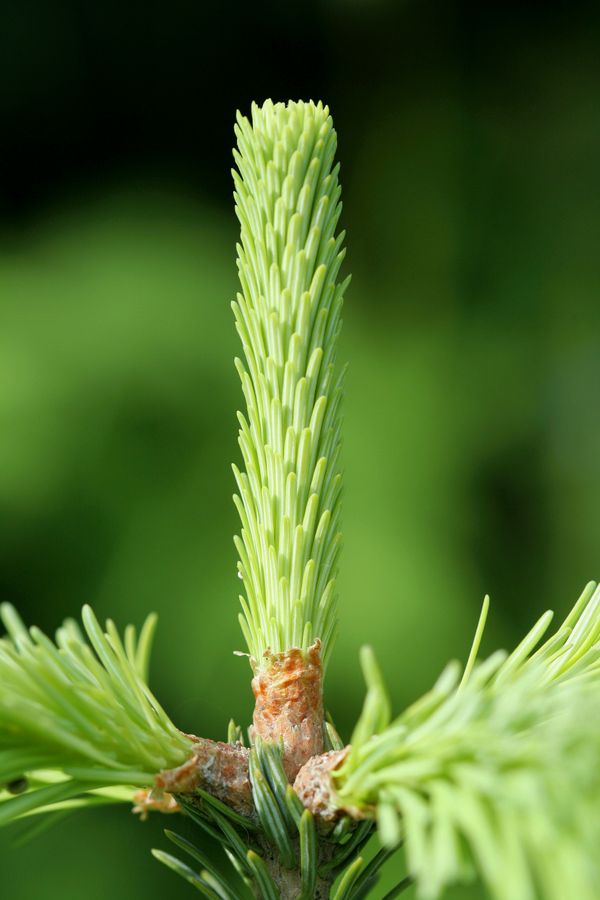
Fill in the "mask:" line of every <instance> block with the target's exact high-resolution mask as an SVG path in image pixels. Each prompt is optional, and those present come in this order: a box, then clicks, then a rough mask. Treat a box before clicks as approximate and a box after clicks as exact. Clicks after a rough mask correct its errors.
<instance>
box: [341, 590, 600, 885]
mask: <svg viewBox="0 0 600 900" xmlns="http://www.w3.org/2000/svg"><path fill="white" fill-rule="evenodd" d="M551 618H552V615H551V613H546V614H545V615H544V616H542V618H541V619H540V620H539V622H538V623H537V624H536V626H534V628H533V629H532V631H531V632H530V633H529V634H528V635H527V636H526V637H525V638H524V640H523V641H522V642H521V644H520V645H519V646H518V647H517V648H516V649H515V650H514V651H513V653H511V654H510V655H509V656H507V655H506V654H505V653H502V652H498V653H495V654H494V655H492V656H491V657H490V658H489V659H487V660H486V661H485V662H480V663H476V664H475V665H474V666H473V667H472V669H471V668H470V666H469V667H468V668H467V670H466V671H465V675H466V677H465V678H463V680H462V681H461V679H460V669H459V667H458V665H456V664H451V665H450V666H449V667H448V668H447V669H446V670H445V671H444V673H443V674H442V675H441V677H440V679H439V680H438V682H437V684H436V685H435V686H434V688H433V689H432V691H431V692H430V693H429V694H427V695H425V696H424V697H423V698H421V700H419V701H418V702H417V703H415V704H414V705H413V706H412V707H410V708H409V709H408V710H407V711H406V712H405V713H403V714H402V715H401V716H400V717H399V718H397V719H396V720H395V721H393V722H391V723H390V722H389V707H388V704H387V699H386V697H385V696H384V694H383V692H382V685H381V679H380V676H379V674H378V672H377V671H376V669H375V668H374V667H373V665H372V664H371V660H370V657H369V655H367V657H366V661H367V663H368V664H367V665H366V666H365V673H366V676H367V683H368V688H369V690H368V693H367V698H366V700H365V706H364V709H363V713H362V715H361V718H360V720H359V722H358V724H357V727H356V729H355V732H354V735H353V738H352V745H351V748H350V750H349V751H348V753H347V755H346V757H345V760H344V761H343V762H342V764H341V766H340V767H339V769H337V770H336V771H335V772H334V773H333V782H334V784H335V789H336V801H337V803H338V805H340V806H342V807H344V808H346V809H350V810H351V811H353V813H354V814H355V815H367V816H374V817H376V819H377V822H378V826H379V832H380V836H381V838H382V840H383V841H384V843H386V844H388V845H390V846H392V845H394V844H395V843H397V841H398V840H399V839H400V838H401V837H405V840H406V852H407V860H408V868H409V873H410V874H411V876H413V877H414V879H415V881H416V882H417V886H418V892H419V895H420V896H421V897H424V898H436V897H439V896H441V894H442V891H443V889H444V888H445V887H446V886H447V885H449V884H451V883H452V882H455V881H460V880H465V879H468V878H470V877H471V876H472V874H473V873H474V872H477V873H479V875H480V876H481V877H482V878H483V880H484V881H485V883H486V885H487V887H488V889H489V892H490V895H491V896H492V897H494V898H497V900H534V898H536V897H538V896H539V897H543V898H545V900H559V898H560V900H564V898H565V897H577V898H578V900H594V898H597V897H598V890H599V886H600V862H599V857H598V850H597V848H598V845H599V840H600V816H599V815H598V809H599V808H600V768H599V767H598V759H599V758H600V717H599V716H598V701H599V698H600V589H597V588H596V586H595V584H593V583H591V584H590V585H588V586H587V587H586V589H585V591H584V592H583V594H582V596H581V598H580V599H579V601H578V602H577V604H576V605H575V607H574V609H573V610H572V612H571V613H570V615H569V616H568V618H567V620H566V621H565V622H564V623H563V625H562V626H561V627H560V628H559V629H558V631H557V632H556V633H555V634H554V635H552V637H550V638H549V639H548V640H547V641H546V642H545V643H544V644H543V645H542V646H541V647H540V648H539V649H537V650H535V647H536V645H537V644H538V642H539V641H540V640H541V638H542V636H543V635H544V633H545V631H546V630H547V628H548V626H549V624H550V620H551ZM480 632H481V630H480V629H478V635H477V637H476V644H477V646H478V642H479V640H480V638H481V633H480ZM475 653H476V651H475Z"/></svg>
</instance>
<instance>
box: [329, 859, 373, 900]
mask: <svg viewBox="0 0 600 900" xmlns="http://www.w3.org/2000/svg"><path fill="white" fill-rule="evenodd" d="M364 865H365V861H364V859H363V858H362V856H359V857H358V858H357V859H355V860H354V861H353V862H351V863H350V865H349V866H348V867H347V868H346V869H345V870H344V872H343V873H342V876H341V878H340V881H339V884H338V886H337V887H336V889H335V890H334V891H333V893H332V895H331V900H350V898H351V897H352V891H353V888H354V884H355V882H356V879H357V878H358V876H359V875H360V873H361V871H362V870H363V868H364Z"/></svg>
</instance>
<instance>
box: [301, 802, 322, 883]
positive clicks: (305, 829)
mask: <svg viewBox="0 0 600 900" xmlns="http://www.w3.org/2000/svg"><path fill="white" fill-rule="evenodd" d="M299 830H300V875H301V878H302V894H301V895H300V900H312V898H313V895H314V892H315V885H316V883H317V869H318V865H319V849H318V842H317V829H316V827H315V820H314V818H313V815H312V813H311V812H310V810H308V809H305V810H304V812H303V813H302V818H301V819H300V829H299Z"/></svg>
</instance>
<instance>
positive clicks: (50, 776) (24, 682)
mask: <svg viewBox="0 0 600 900" xmlns="http://www.w3.org/2000/svg"><path fill="white" fill-rule="evenodd" d="M0 616H1V618H2V621H3V623H4V625H5V627H6V629H7V632H8V634H7V636H6V637H4V638H2V639H1V640H0V784H2V783H4V784H6V785H8V786H10V785H11V784H12V783H14V780H15V779H19V778H20V777H21V776H23V775H24V774H27V776H28V779H29V782H28V784H29V787H30V790H29V791H28V793H26V794H23V795H21V796H19V797H12V796H11V794H10V791H8V792H5V793H4V794H0V797H1V798H2V799H1V800H0V824H1V823H3V822H5V821H9V820H11V819H12V818H15V817H17V816H20V815H23V814H24V813H25V812H30V811H31V810H33V809H35V808H37V807H38V806H43V807H46V806H48V805H49V804H54V803H56V802H61V801H65V800H67V799H69V800H70V799H71V798H75V797H77V796H78V795H80V794H84V793H85V796H86V798H87V799H91V798H92V797H94V793H93V789H94V788H95V787H100V786H102V785H104V786H111V785H112V786H115V785H127V786H129V787H135V786H147V785H149V784H152V782H153V779H154V775H155V774H156V773H157V772H159V771H160V770H161V769H165V768H171V767H173V766H175V765H179V764H181V763H182V762H184V761H185V760H186V759H187V758H188V757H189V756H190V754H191V750H192V746H193V745H192V741H191V740H190V739H189V738H188V737H186V736H185V735H184V734H182V733H181V732H180V731H179V730H178V729H177V728H176V727H175V726H174V725H173V723H172V722H171V720H170V719H169V718H168V716H167V715H166V713H165V712H164V710H163V709H162V707H161V706H160V704H159V703H158V701H157V700H156V698H155V697H154V695H153V694H152V693H151V691H150V689H149V688H148V685H147V684H146V680H145V679H146V674H147V670H148V662H149V654H150V646H151V640H152V634H153V631H154V627H155V618H154V617H149V619H148V620H147V621H146V624H145V625H144V627H143V628H142V630H141V632H140V636H139V639H138V638H137V636H136V633H135V630H134V629H133V627H132V626H128V627H127V629H126V630H125V636H124V641H121V638H120V637H119V634H118V632H117V630H116V628H115V625H114V623H113V622H111V621H109V622H107V624H106V631H105V632H103V631H102V629H101V628H100V626H99V624H98V622H97V620H96V618H95V616H94V614H93V612H92V611H91V609H90V608H89V607H84V610H83V624H84V628H85V633H86V635H87V638H88V640H86V637H85V636H84V634H83V633H82V631H81V630H80V628H79V627H78V625H77V624H76V623H75V622H74V621H67V622H65V624H64V625H63V626H62V628H59V630H58V631H57V633H56V642H55V643H54V642H53V641H51V640H50V639H49V638H48V637H46V635H44V634H43V633H42V632H41V631H40V630H39V629H38V628H35V627H34V628H31V629H29V630H28V629H27V628H26V627H25V626H24V625H23V623H22V621H21V620H20V618H19V616H18V615H17V613H16V611H15V610H14V609H13V608H12V607H11V606H8V605H4V606H2V607H1V609H0ZM47 770H50V771H49V772H48V771H47ZM32 776H33V777H32ZM48 781H50V782H57V783H55V784H52V783H51V784H49V785H46V782H48ZM90 791H92V793H89V792H90ZM120 799H122V792H121V795H120Z"/></svg>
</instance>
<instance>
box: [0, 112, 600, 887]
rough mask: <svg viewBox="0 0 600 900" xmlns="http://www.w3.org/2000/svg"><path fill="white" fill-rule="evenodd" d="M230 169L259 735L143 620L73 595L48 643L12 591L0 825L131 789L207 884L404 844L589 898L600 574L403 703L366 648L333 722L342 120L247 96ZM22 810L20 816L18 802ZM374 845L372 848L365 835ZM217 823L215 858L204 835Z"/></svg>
mask: <svg viewBox="0 0 600 900" xmlns="http://www.w3.org/2000/svg"><path fill="white" fill-rule="evenodd" d="M236 135H237V140H238V150H237V151H235V154H234V155H235V160H236V164H237V167H238V170H237V171H236V172H234V181H235V200H236V210H237V214H238V218H239V220H240V225H241V242H240V244H239V246H238V267H239V276H240V283H241V292H240V294H239V295H238V298H237V301H236V302H235V303H234V304H233V309H234V314H235V320H236V325H237V328H238V332H239V334H240V338H241V341H242V346H243V351H244V357H245V361H244V362H242V361H240V360H238V361H237V363H236V364H237V367H238V371H239V373H240V378H241V381H242V389H243V393H244V398H245V402H246V412H245V413H244V414H240V416H239V421H240V447H241V452H242V458H243V471H240V470H238V469H237V468H235V470H234V471H235V477H236V480H237V485H238V492H239V493H238V496H237V497H236V505H237V508H238V511H239V515H240V519H241V533H240V537H238V538H236V547H237V550H238V553H239V573H240V576H241V578H242V581H243V584H244V589H245V596H244V597H242V598H241V604H242V613H241V616H240V622H241V627H242V631H243V634H244V637H245V639H246V641H247V644H248V650H249V654H250V664H251V667H252V672H253V680H252V688H253V691H254V695H255V699H256V703H255V710H254V718H253V725H252V727H251V728H250V729H249V733H248V737H249V746H246V745H245V744H244V737H243V732H242V730H241V729H240V728H238V727H237V726H236V725H234V724H233V723H232V724H231V725H230V730H229V740H228V743H218V742H215V741H212V740H210V739H208V738H199V737H196V736H193V735H186V734H183V733H181V732H180V731H179V730H178V729H177V728H176V726H175V725H174V724H173V723H172V722H171V720H170V719H169V717H168V715H167V714H166V713H165V711H164V710H163V709H162V707H161V706H160V704H159V702H158V701H157V699H156V698H155V697H154V695H153V694H152V693H151V692H150V689H149V688H148V686H147V682H146V676H147V670H148V658H149V652H150V645H151V641H152V635H153V631H154V626H155V619H154V618H153V617H150V618H149V619H148V620H147V622H146V623H145V625H144V626H143V628H142V629H141V632H140V633H139V635H137V634H136V631H135V629H134V628H133V627H131V626H128V627H127V628H126V630H125V633H124V636H123V638H121V637H120V635H119V634H118V632H117V630H116V628H115V626H114V624H113V623H112V622H110V621H109V622H107V623H106V627H105V629H104V630H103V629H102V628H101V627H100V625H99V624H98V622H97V621H96V619H95V617H94V614H93V613H92V611H91V610H90V609H89V608H88V607H85V608H84V610H83V616H82V619H83V630H81V629H80V627H79V626H78V625H77V624H76V623H75V622H73V621H68V622H66V623H65V624H64V625H63V626H62V628H60V629H59V630H58V632H57V634H56V639H55V641H54V642H53V641H51V640H50V639H49V638H47V637H46V636H45V635H44V634H42V633H41V632H40V631H39V629H37V628H31V629H27V628H25V626H24V625H23V624H22V622H21V620H20V619H19V617H18V615H17V613H16V612H15V610H14V609H12V608H11V607H10V606H4V607H3V608H2V619H3V622H4V625H5V627H6V631H7V635H6V637H4V638H3V639H2V640H1V641H0V783H1V784H2V785H4V790H3V791H1V792H0V824H6V823H8V822H12V821H14V820H16V819H26V818H27V817H31V816H34V814H38V813H42V812H44V813H48V814H51V813H57V812H58V813H60V814H61V815H62V814H64V813H65V812H67V811H68V810H70V809H77V808H79V807H81V806H94V805H100V804H104V803H110V802H116V801H126V802H131V801H132V800H133V802H134V803H135V804H136V809H137V810H138V811H139V812H140V813H141V814H142V817H144V816H146V815H147V813H148V811H150V810H158V811H162V812H176V813H180V814H182V815H186V816H189V817H190V818H191V819H192V820H193V821H194V822H196V823H197V825H198V843H199V846H198V847H197V846H194V845H192V844H190V843H189V842H188V841H187V840H185V839H184V838H182V837H180V836H178V835H177V834H176V833H174V832H172V831H166V832H165V833H166V835H167V837H168V838H169V840H170V841H171V842H172V843H173V844H174V845H176V847H177V848H178V850H179V851H181V854H183V856H184V858H186V859H187V862H184V861H183V860H181V859H179V858H178V857H175V856H173V855H171V854H169V853H166V852H164V851H162V850H155V851H154V855H155V856H156V857H157V858H158V859H159V860H160V861H161V862H163V863H165V864H166V865H168V866H170V867H171V868H172V869H174V870H175V872H177V873H178V874H179V875H181V876H183V878H185V879H186V880H187V881H188V882H189V883H190V885H191V886H192V887H193V888H195V889H196V890H198V891H199V892H200V893H201V894H203V895H204V896H206V897H209V898H213V900H236V898H244V897H260V898H265V900H275V898H284V900H285V898H302V900H310V898H325V897H333V898H336V900H342V898H357V900H358V898H362V897H366V896H367V895H369V894H370V892H371V891H372V889H373V888H374V886H375V885H376V883H377V879H378V874H379V870H380V868H381V866H382V865H383V864H384V863H385V862H386V861H387V860H388V859H389V857H390V856H391V855H392V854H394V853H396V852H398V851H399V849H400V848H404V849H403V851H401V852H404V853H405V860H406V869H407V872H408V874H407V876H406V878H405V879H404V880H403V881H402V882H401V883H400V884H398V885H397V886H396V888H394V889H393V890H392V891H391V892H389V893H388V894H387V895H386V896H387V898H388V900H389V898H392V897H396V896H398V895H399V894H401V893H402V891H403V890H404V889H405V888H406V887H407V886H408V885H409V884H411V883H412V882H413V881H414V882H416V889H417V893H418V896H420V897H423V898H438V897H441V896H442V895H443V893H444V889H445V888H446V887H447V886H448V885H449V884H451V883H453V882H457V881H461V880H466V879H470V878H472V877H473V876H474V875H478V876H479V877H480V878H481V879H482V880H483V882H484V883H485V885H486V886H487V889H488V891H489V894H490V896H491V897H494V898H497V900H534V898H535V897H543V898H546V900H559V898H560V900H564V898H577V900H595V898H597V897H598V896H600V861H599V859H600V857H599V854H598V850H597V848H598V845H599V839H600V813H599V810H600V767H599V766H598V759H599V758H600V716H598V700H599V697H600V609H599V608H600V590H598V589H596V586H595V585H594V584H590V585H588V586H587V587H586V589H585V590H584V592H583V594H582V596H581V597H580V599H579V600H578V602H577V603H576V605H575V607H574V609H573V610H572V612H571V614H570V615H569V616H568V618H567V619H566V621H565V622H564V623H563V625H561V627H560V628H559V629H558V630H557V631H556V632H555V633H554V634H553V635H552V636H551V637H550V638H548V639H546V641H545V643H543V644H541V646H539V645H540V642H541V640H542V638H543V636H544V635H545V633H546V631H547V629H548V627H549V624H550V620H551V614H550V613H546V614H545V615H544V616H542V618H541V619H540V620H539V622H538V623H537V624H536V625H535V626H534V628H533V629H532V631H531V632H530V633H529V634H528V635H527V636H526V637H525V639H524V640H523V641H522V643H521V644H520V645H519V646H518V647H517V648H516V649H515V650H514V651H513V652H512V653H511V654H506V653H503V652H498V653H495V654H493V655H492V656H491V657H490V658H489V659H487V660H485V661H483V662H479V661H478V660H477V653H478V648H479V643H480V640H481V635H482V631H483V628H484V624H485V618H486V615H487V608H488V604H487V599H486V602H485V603H484V608H483V612H482V616H481V620H480V623H479V626H478V628H477V632H476V636H475V640H474V643H473V647H472V650H471V654H470V656H469V658H468V661H467V664H466V666H465V667H464V668H463V669H462V670H461V667H460V666H459V665H458V664H457V663H452V664H451V665H449V666H448V667H447V668H446V669H445V670H444V671H443V673H442V675H441V676H440V678H439V680H438V681H437V683H436V684H435V686H434V687H433V688H432V690H431V691H430V692H429V693H428V694H426V695H425V696H424V697H423V698H421V700H419V701H418V702H417V703H415V704H414V705H413V706H412V707H410V708H409V709H408V710H407V711H405V712H404V713H402V714H401V715H400V716H398V717H396V718H392V716H391V711H390V704H389V701H388V698H387V694H386V690H385V687H384V685H383V682H382V679H381V676H380V673H379V670H378V668H377V665H376V662H375V660H374V657H373V655H372V653H371V651H370V650H368V649H365V650H364V651H363V654H362V660H361V662H362V667H363V671H364V676H365V680H366V683H367V694H366V699H365V702H364V707H363V711H362V714H361V716H360V719H359V721H358V723H357V724H356V727H355V729H354V732H353V734H352V736H351V739H350V743H349V744H348V745H347V746H345V745H344V744H343V743H342V742H341V741H340V739H339V737H338V735H337V734H336V732H335V730H334V729H333V727H332V726H331V725H330V724H329V723H325V721H324V713H323V673H324V670H325V666H326V663H327V660H328V658H329V655H330V653H331V651H332V647H333V641H334V637H335V630H336V624H337V615H336V591H335V577H336V570H337V563H338V554H339V548H340V532H339V517H340V491H341V475H340V471H339V452H340V437H341V436H340V417H339V407H340V400H341V397H342V393H343V387H342V385H343V373H342V372H340V371H339V370H338V367H337V364H336V343H337V337H338V334H339V330H340V313H341V307H342V300H343V295H344V289H345V287H346V284H347V282H346V281H340V280H339V277H338V276H339V270H340V266H341V263H342V259H343V255H344V251H343V249H342V244H343V233H338V231H337V224H338V219H339V215H340V209H341V205H340V187H339V183H338V167H337V166H335V165H334V156H335V148H336V136H335V131H334V130H333V126H332V121H331V117H330V115H329V112H328V109H327V107H323V106H322V105H321V104H316V105H315V104H313V103H289V104H287V105H284V104H273V103H271V102H267V103H265V104H264V106H263V107H262V108H258V107H256V106H254V107H253V109H252V118H251V121H248V120H247V119H245V118H244V117H243V116H239V117H238V124H237V126H236ZM30 821H35V819H31V820H30ZM375 831H377V832H378V834H379V838H380V842H381V845H382V849H381V850H380V851H379V852H378V853H377V854H376V855H375V856H374V857H373V858H372V859H371V860H370V861H369V862H368V863H367V862H365V860H364V858H363V856H362V855H361V852H362V850H363V848H364V847H365V844H366V843H367V841H368V840H369V838H370V837H371V836H372V835H373V833H374V832H375ZM204 833H207V834H209V835H212V836H213V837H216V838H217V839H218V841H219V843H220V844H221V845H222V847H223V850H224V854H225V855H226V857H227V858H228V860H229V862H230V863H231V866H230V867H229V875H228V876H227V878H225V877H224V876H223V874H221V869H217V868H216V867H215V865H214V864H213V862H212V861H211V859H209V858H208V857H207V856H206V855H205V853H204V852H203V851H202V849H201V848H202V836H203V834H204Z"/></svg>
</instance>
